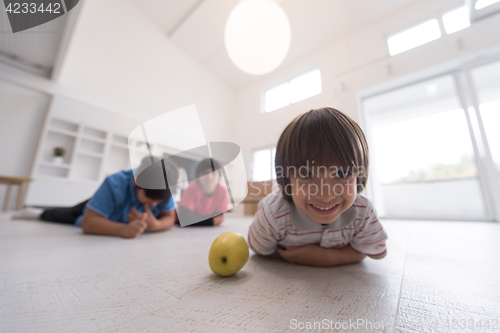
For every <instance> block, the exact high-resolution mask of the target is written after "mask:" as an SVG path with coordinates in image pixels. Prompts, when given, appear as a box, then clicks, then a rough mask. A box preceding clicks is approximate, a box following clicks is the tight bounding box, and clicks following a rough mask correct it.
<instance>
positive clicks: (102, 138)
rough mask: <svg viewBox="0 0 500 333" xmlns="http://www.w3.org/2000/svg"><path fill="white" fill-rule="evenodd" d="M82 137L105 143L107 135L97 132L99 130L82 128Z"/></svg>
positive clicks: (103, 132)
mask: <svg viewBox="0 0 500 333" xmlns="http://www.w3.org/2000/svg"><path fill="white" fill-rule="evenodd" d="M83 135H84V136H85V137H89V138H93V139H98V140H100V141H105V140H106V137H107V135H108V133H106V132H105V131H102V130H99V129H95V128H92V127H88V126H84V127H83Z"/></svg>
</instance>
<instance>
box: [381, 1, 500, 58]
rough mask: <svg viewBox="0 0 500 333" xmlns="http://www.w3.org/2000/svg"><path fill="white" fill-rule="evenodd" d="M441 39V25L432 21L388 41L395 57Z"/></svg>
mask: <svg viewBox="0 0 500 333" xmlns="http://www.w3.org/2000/svg"><path fill="white" fill-rule="evenodd" d="M499 1H500V0H499ZM439 37H441V29H440V28H439V23H438V21H437V20H436V19H432V20H429V21H426V22H424V23H422V24H419V25H417V26H415V27H413V28H410V29H408V30H405V31H403V32H400V33H398V34H396V35H393V36H391V37H389V39H388V40H387V44H388V46H389V53H390V55H391V56H393V55H396V54H399V53H402V52H404V51H408V50H410V49H413V48H415V47H417V46H420V45H423V44H426V43H429V42H431V41H433V40H436V39H438V38H439Z"/></svg>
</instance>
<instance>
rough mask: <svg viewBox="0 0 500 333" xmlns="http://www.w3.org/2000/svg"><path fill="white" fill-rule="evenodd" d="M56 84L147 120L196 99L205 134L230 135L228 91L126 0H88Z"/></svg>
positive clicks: (231, 98) (210, 136)
mask: <svg viewBox="0 0 500 333" xmlns="http://www.w3.org/2000/svg"><path fill="white" fill-rule="evenodd" d="M59 83H60V84H61V85H63V86H64V87H65V90H67V91H68V92H69V94H70V95H74V94H77V95H84V96H85V98H86V100H88V101H89V102H91V103H94V104H96V105H99V106H101V107H103V108H106V109H109V110H114V111H116V112H119V113H121V114H124V115H129V116H133V117H135V118H141V119H149V118H152V117H154V116H156V115H159V114H161V113H164V112H167V111H171V110H173V109H176V108H179V107H182V106H186V105H189V104H196V106H197V108H198V112H199V114H200V117H201V120H202V124H203V125H204V130H205V133H206V137H207V139H209V140H229V139H230V138H231V136H232V132H231V128H232V126H231V123H232V122H231V115H232V114H233V113H234V112H233V108H234V94H233V92H232V91H231V90H230V89H229V88H228V87H227V86H226V85H225V84H223V83H222V82H221V81H220V80H219V79H217V78H216V77H215V76H214V75H213V74H211V73H210V72H209V71H208V70H206V69H205V68H203V67H202V66H201V65H199V64H198V63H196V62H194V61H192V60H191V59H189V58H188V57H187V56H185V55H184V54H183V53H182V52H181V51H180V50H179V49H178V48H177V47H176V46H175V45H174V44H173V43H172V42H171V41H170V40H169V39H168V38H167V37H166V36H165V35H164V34H163V33H162V32H161V31H160V30H158V28H157V27H156V26H154V25H153V24H152V23H151V22H150V21H149V20H148V19H147V18H146V17H145V16H144V15H143V14H142V12H141V11H140V10H138V9H137V8H136V7H134V5H133V4H132V3H131V2H129V1H128V0H106V1H101V0H87V1H86V2H85V3H84V7H83V8H82V11H81V17H80V19H79V21H78V23H77V25H76V29H75V35H74V37H73V39H72V41H71V43H70V45H69V50H68V54H67V56H66V59H65V61H64V64H63V66H62V70H61V75H60V77H59Z"/></svg>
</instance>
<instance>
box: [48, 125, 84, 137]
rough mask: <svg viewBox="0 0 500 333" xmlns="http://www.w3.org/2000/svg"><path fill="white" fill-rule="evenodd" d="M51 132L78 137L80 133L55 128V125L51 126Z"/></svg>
mask: <svg viewBox="0 0 500 333" xmlns="http://www.w3.org/2000/svg"><path fill="white" fill-rule="evenodd" d="M49 132H53V133H58V134H63V135H69V136H72V137H76V136H77V135H78V134H77V133H75V132H70V131H67V130H64V129H60V128H53V127H49Z"/></svg>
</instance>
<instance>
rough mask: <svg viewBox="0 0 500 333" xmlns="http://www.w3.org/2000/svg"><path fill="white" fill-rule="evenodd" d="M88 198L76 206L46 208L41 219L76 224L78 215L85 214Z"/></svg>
mask: <svg viewBox="0 0 500 333" xmlns="http://www.w3.org/2000/svg"><path fill="white" fill-rule="evenodd" d="M87 202H88V200H86V201H84V202H82V203H79V204H78V205H76V206H74V207H61V208H52V209H47V210H45V211H44V212H43V213H42V215H40V219H41V220H44V221H50V222H58V223H64V224H75V221H76V219H77V218H78V216H80V215H82V214H83V210H84V208H85V205H86V204H87Z"/></svg>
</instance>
